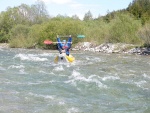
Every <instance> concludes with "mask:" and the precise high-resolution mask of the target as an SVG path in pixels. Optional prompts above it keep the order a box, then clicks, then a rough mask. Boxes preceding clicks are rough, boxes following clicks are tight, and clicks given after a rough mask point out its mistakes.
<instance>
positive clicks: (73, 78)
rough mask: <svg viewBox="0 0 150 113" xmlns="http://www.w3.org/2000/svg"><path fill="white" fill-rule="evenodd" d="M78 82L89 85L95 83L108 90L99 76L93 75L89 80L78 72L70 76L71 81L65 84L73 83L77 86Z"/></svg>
mask: <svg viewBox="0 0 150 113" xmlns="http://www.w3.org/2000/svg"><path fill="white" fill-rule="evenodd" d="M76 82H87V83H95V84H96V85H97V86H98V87H100V88H107V86H106V85H104V84H102V83H101V82H100V80H99V79H98V77H97V75H91V76H89V77H88V78H86V77H84V76H83V75H81V74H80V73H79V72H77V71H75V70H74V71H73V73H72V75H71V76H69V80H68V81H66V82H65V83H71V84H73V85H75V86H76Z"/></svg>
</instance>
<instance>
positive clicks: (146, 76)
mask: <svg viewBox="0 0 150 113" xmlns="http://www.w3.org/2000/svg"><path fill="white" fill-rule="evenodd" d="M142 76H143V77H144V78H148V79H150V76H148V75H147V74H145V73H144V74H143V75H142Z"/></svg>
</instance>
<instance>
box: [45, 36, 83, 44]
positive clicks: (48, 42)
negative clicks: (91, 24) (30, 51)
mask: <svg viewBox="0 0 150 113" xmlns="http://www.w3.org/2000/svg"><path fill="white" fill-rule="evenodd" d="M57 37H71V35H69V36H57ZM77 38H85V36H84V35H77ZM56 43H61V42H52V41H51V40H45V41H44V44H46V45H50V44H56ZM67 43H72V42H67Z"/></svg>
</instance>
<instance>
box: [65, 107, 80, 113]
mask: <svg viewBox="0 0 150 113" xmlns="http://www.w3.org/2000/svg"><path fill="white" fill-rule="evenodd" d="M79 112H80V110H79V109H78V108H75V107H72V108H69V109H68V111H67V113H79Z"/></svg>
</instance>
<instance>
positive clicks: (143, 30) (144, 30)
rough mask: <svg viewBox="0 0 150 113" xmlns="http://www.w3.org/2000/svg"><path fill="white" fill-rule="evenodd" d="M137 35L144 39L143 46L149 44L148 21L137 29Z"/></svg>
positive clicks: (149, 28) (149, 24)
mask: <svg viewBox="0 0 150 113" xmlns="http://www.w3.org/2000/svg"><path fill="white" fill-rule="evenodd" d="M138 36H139V37H140V38H141V39H142V40H143V41H144V45H145V46H150V23H147V24H145V25H144V26H143V27H142V28H141V29H139V31H138Z"/></svg>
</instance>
